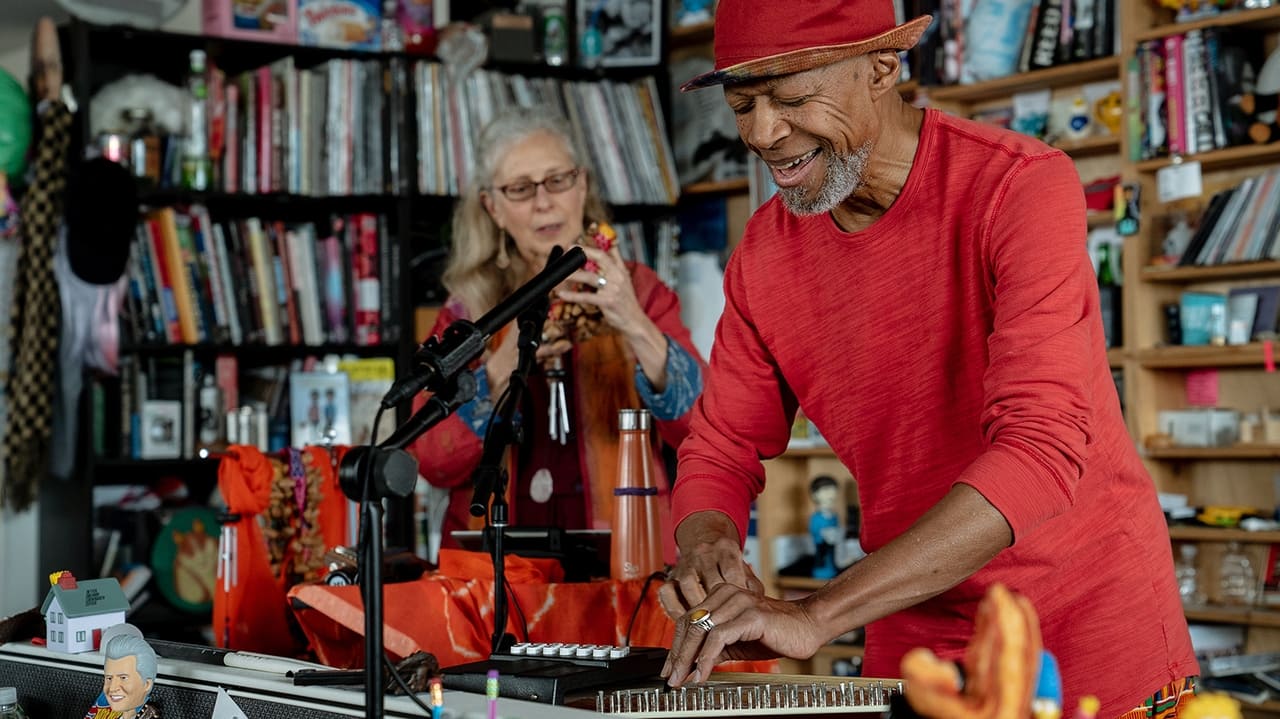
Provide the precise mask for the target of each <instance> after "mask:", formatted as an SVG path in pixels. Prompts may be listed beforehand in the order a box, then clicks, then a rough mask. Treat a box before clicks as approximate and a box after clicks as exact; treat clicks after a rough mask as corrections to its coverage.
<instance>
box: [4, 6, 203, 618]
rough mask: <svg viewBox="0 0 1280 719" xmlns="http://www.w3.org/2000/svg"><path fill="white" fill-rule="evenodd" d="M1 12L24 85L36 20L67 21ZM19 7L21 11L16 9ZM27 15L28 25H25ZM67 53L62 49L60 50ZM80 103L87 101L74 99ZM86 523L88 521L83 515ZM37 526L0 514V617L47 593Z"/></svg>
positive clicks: (25, 10)
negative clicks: (15, 18)
mask: <svg viewBox="0 0 1280 719" xmlns="http://www.w3.org/2000/svg"><path fill="white" fill-rule="evenodd" d="M3 3H4V6H5V8H6V10H5V13H6V14H8V12H9V10H10V7H11V6H10V3H14V5H13V6H12V8H13V9H14V10H16V11H17V15H18V16H19V17H18V21H17V22H20V23H22V25H25V26H26V27H14V25H15V24H16V23H14V22H11V21H10V20H9V19H6V20H5V26H6V27H4V28H3V33H0V36H2V37H0V68H4V69H5V70H6V71H8V72H9V73H10V74H12V75H13V76H14V77H15V78H17V80H18V82H20V83H22V85H23V86H24V87H25V86H26V84H27V73H28V72H29V70H30V67H31V26H32V25H34V22H35V18H38V17H40V16H41V15H46V14H47V15H49V16H50V17H53V18H54V19H55V20H57V19H59V18H63V17H66V14H65V13H62V12H60V11H59V10H58V8H57V6H56V5H55V4H54V2H53V0H3ZM19 6H20V7H19ZM27 17H29V18H30V20H29V22H24V20H25V18H27ZM165 29H167V30H173V31H175V32H190V33H198V32H200V1H199V0H188V2H187V4H186V6H185V7H183V8H182V10H181V11H180V12H179V13H178V14H177V15H176V16H175V17H174V18H173V20H172V21H170V22H169V23H166V25H165ZM64 50H65V48H64ZM76 99H77V100H78V101H79V102H80V103H81V104H82V105H83V103H85V102H86V101H87V100H88V98H83V97H82V98H76ZM85 521H86V522H87V521H89V519H88V518H87V517H86V518H85ZM39 537H40V523H39V513H38V509H37V508H34V507H33V508H32V509H31V510H30V511H27V512H23V513H22V514H13V513H11V512H9V511H6V510H0V617H7V616H11V615H13V614H16V613H18V612H23V611H26V610H28V609H31V608H32V607H35V606H37V605H38V604H39V603H40V602H41V601H43V599H44V592H45V591H47V590H48V581H47V580H46V579H45V577H46V575H47V574H48V572H51V571H53V570H54V569H57V568H56V567H39V566H37V564H38V562H39V557H40V552H39V551H38V549H39V547H38V545H39Z"/></svg>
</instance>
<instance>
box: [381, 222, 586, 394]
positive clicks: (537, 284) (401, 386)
mask: <svg viewBox="0 0 1280 719" xmlns="http://www.w3.org/2000/svg"><path fill="white" fill-rule="evenodd" d="M586 262H587V253H586V252H583V250H582V248H581V247H578V246H576V245H575V246H574V247H571V248H569V250H568V251H567V252H565V251H563V250H561V249H560V248H559V247H556V248H554V249H552V251H551V255H550V257H548V259H547V265H546V267H544V268H543V269H542V271H541V272H539V273H538V274H537V275H535V276H534V277H533V279H531V280H529V281H528V282H526V283H524V284H523V285H521V286H520V288H519V289H517V290H516V291H515V292H513V293H512V294H511V296H510V297H508V298H507V299H505V300H503V301H502V302H500V303H498V306H497V307H494V308H493V309H491V310H489V312H488V313H486V314H485V315H484V316H483V317H481V318H480V319H478V320H476V321H475V322H474V323H473V322H471V321H469V320H458V321H457V322H454V323H453V324H451V325H449V326H448V327H446V328H445V330H444V332H442V333H441V334H440V336H439V337H438V338H437V337H430V338H428V339H427V341H426V342H423V343H422V346H421V347H419V348H418V351H417V352H416V353H415V354H414V356H413V365H412V369H411V371H410V374H409V376H408V377H404V378H402V379H400V380H397V381H396V383H395V384H394V385H392V386H391V389H390V390H389V391H388V392H387V394H386V395H385V396H384V397H383V398H382V407H383V408H384V409H391V408H392V407H395V406H396V405H398V404H400V403H401V402H403V401H404V400H406V399H408V398H410V397H412V396H413V395H415V394H417V393H418V392H421V391H422V390H424V389H429V390H432V391H437V390H438V389H439V388H440V387H441V386H443V385H444V384H445V383H446V382H448V381H450V380H451V379H453V378H454V377H455V376H456V375H457V374H458V373H459V372H461V371H462V370H463V369H465V368H466V366H467V365H468V364H470V363H471V361H472V360H474V359H475V358H477V357H479V356H480V355H481V354H482V353H483V352H484V345H485V342H487V341H488V340H489V338H490V337H492V336H493V334H494V333H495V332H497V331H498V330H500V329H502V328H503V327H504V326H505V325H506V324H507V323H508V322H510V321H511V320H512V319H513V318H514V317H515V316H516V315H518V314H520V312H522V311H523V310H525V309H526V308H528V307H529V306H531V305H532V304H533V303H535V302H538V301H540V300H543V299H545V298H546V296H547V295H548V294H550V292H551V290H552V289H554V288H555V286H556V285H558V284H560V283H561V282H563V281H564V280H565V278H566V277H568V276H569V275H571V274H573V273H574V272H575V271H577V270H578V268H580V267H582V266H583V265H584V264H586Z"/></svg>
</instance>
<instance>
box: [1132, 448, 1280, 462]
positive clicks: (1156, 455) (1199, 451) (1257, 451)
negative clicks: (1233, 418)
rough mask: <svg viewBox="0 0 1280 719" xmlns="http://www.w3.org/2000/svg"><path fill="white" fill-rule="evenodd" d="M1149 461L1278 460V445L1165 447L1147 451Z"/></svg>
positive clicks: (1279, 452)
mask: <svg viewBox="0 0 1280 719" xmlns="http://www.w3.org/2000/svg"><path fill="white" fill-rule="evenodd" d="M1145 456H1146V457H1148V458H1150V459H1169V460H1179V459H1182V460H1210V459H1280V444H1238V445H1234V446H1231V447H1165V448H1161V449H1148V450H1146V453H1145Z"/></svg>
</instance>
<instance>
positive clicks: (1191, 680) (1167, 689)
mask: <svg viewBox="0 0 1280 719" xmlns="http://www.w3.org/2000/svg"><path fill="white" fill-rule="evenodd" d="M1195 695H1196V678H1195V677H1187V678H1185V679H1179V680H1178V681H1176V682H1173V683H1171V684H1168V685H1166V686H1164V687H1161V688H1160V690H1159V691H1157V692H1156V693H1155V694H1152V695H1151V696H1150V697H1147V700H1146V701H1144V702H1143V703H1142V705H1141V706H1139V707H1136V708H1134V709H1131V710H1129V711H1127V712H1125V713H1124V714H1121V715H1120V717H1119V719H1177V718H1178V717H1179V716H1182V711H1181V710H1182V709H1184V708H1186V705H1187V702H1189V701H1191V698H1192V697H1194V696H1195Z"/></svg>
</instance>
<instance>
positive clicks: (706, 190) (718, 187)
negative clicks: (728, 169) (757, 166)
mask: <svg viewBox="0 0 1280 719" xmlns="http://www.w3.org/2000/svg"><path fill="white" fill-rule="evenodd" d="M749 189H750V185H749V184H748V182H747V178H745V177H735V178H733V179H730V180H709V181H707V182H695V183H693V184H692V185H685V186H684V187H682V188H680V195H681V197H686V196H689V195H736V194H739V193H743V192H746V191H747V190H749Z"/></svg>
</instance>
